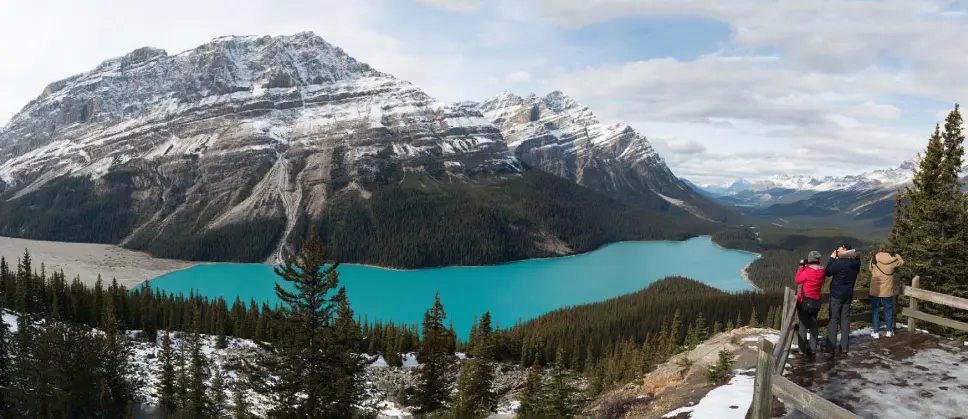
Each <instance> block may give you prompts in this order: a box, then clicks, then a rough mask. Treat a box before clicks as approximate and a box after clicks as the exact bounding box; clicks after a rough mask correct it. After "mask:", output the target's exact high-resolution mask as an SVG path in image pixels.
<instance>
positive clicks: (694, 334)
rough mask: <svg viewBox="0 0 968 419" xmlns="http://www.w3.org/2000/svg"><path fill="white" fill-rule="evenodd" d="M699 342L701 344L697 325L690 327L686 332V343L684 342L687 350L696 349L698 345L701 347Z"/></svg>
mask: <svg viewBox="0 0 968 419" xmlns="http://www.w3.org/2000/svg"><path fill="white" fill-rule="evenodd" d="M699 342H700V340H699V329H698V328H697V327H696V325H695V324H691V325H689V328H688V329H687V331H686V341H685V342H684V343H685V345H686V348H687V349H692V348H695V347H696V346H697V345H699Z"/></svg>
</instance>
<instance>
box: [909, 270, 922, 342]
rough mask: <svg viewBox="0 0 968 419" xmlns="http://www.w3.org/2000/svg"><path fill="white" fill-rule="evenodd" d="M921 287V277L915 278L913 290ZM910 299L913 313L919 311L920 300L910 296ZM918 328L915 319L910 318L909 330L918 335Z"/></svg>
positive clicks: (912, 284) (912, 285) (910, 307)
mask: <svg viewBox="0 0 968 419" xmlns="http://www.w3.org/2000/svg"><path fill="white" fill-rule="evenodd" d="M920 286H921V277H920V276H915V277H914V279H912V280H911V288H919V287H920ZM908 299H909V300H908V308H909V309H911V311H917V309H918V299H917V298H914V297H910V296H909V297H908ZM916 326H917V322H916V321H915V320H914V317H908V330H909V331H910V332H911V333H917V331H918V329H917V327H916Z"/></svg>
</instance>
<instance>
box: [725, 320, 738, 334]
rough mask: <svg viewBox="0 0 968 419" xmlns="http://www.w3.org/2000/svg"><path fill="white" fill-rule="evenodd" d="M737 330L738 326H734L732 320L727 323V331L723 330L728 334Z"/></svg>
mask: <svg viewBox="0 0 968 419" xmlns="http://www.w3.org/2000/svg"><path fill="white" fill-rule="evenodd" d="M735 328H736V325H735V324H733V321H732V320H727V321H726V329H723V330H724V331H726V332H728V331H730V330H733V329H735Z"/></svg>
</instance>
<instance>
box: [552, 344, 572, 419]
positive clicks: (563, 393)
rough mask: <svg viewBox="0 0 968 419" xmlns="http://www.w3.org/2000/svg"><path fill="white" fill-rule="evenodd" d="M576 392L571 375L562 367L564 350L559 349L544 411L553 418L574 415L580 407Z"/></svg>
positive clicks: (563, 418)
mask: <svg viewBox="0 0 968 419" xmlns="http://www.w3.org/2000/svg"><path fill="white" fill-rule="evenodd" d="M578 394H579V393H578V390H577V389H576V388H575V386H574V384H572V383H571V375H570V374H568V372H567V371H566V370H565V368H564V352H562V351H561V350H559V351H558V356H557V357H556V358H555V365H554V368H552V372H551V383H550V386H549V388H548V398H547V404H546V406H547V407H546V409H547V410H546V413H548V416H549V417H553V418H562V419H566V418H572V417H575V415H576V414H577V413H578V411H579V409H580V407H581V406H580V401H579V399H578Z"/></svg>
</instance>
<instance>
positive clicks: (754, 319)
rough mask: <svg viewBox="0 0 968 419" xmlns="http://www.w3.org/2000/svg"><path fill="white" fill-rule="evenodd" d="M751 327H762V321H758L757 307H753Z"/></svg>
mask: <svg viewBox="0 0 968 419" xmlns="http://www.w3.org/2000/svg"><path fill="white" fill-rule="evenodd" d="M749 326H750V327H760V321H759V320H758V319H757V315H756V306H753V311H752V312H750V321H749Z"/></svg>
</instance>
